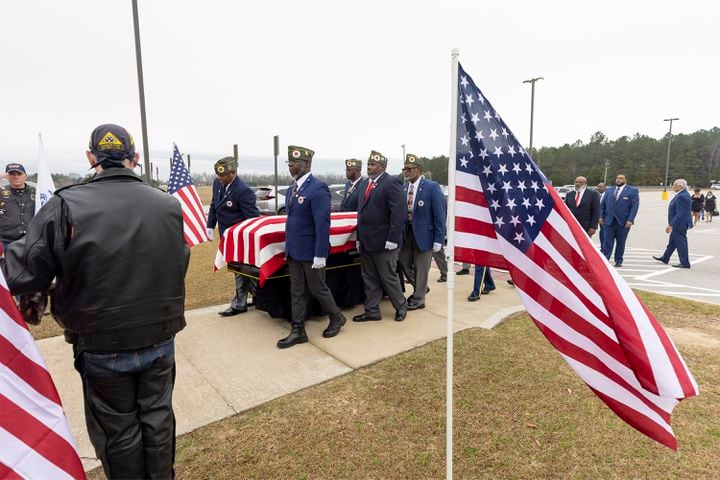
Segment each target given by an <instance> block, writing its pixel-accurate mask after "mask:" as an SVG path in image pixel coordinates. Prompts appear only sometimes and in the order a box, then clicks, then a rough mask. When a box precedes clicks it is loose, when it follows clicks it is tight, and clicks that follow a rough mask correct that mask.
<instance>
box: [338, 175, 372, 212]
mask: <svg viewBox="0 0 720 480" xmlns="http://www.w3.org/2000/svg"><path fill="white" fill-rule="evenodd" d="M351 186H352V182H351V181H350V180H348V181H347V182H346V183H345V191H344V192H343V199H342V202H340V211H341V212H357V209H358V199H359V198H360V196H361V195H363V194H365V189H366V188H367V178H361V179H359V180H358V182H357V183H356V184H355V188H352V190H351Z"/></svg>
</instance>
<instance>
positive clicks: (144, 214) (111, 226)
mask: <svg viewBox="0 0 720 480" xmlns="http://www.w3.org/2000/svg"><path fill="white" fill-rule="evenodd" d="M87 157H88V160H89V162H90V165H91V167H94V168H95V171H96V172H97V173H96V175H95V176H94V177H93V178H92V179H90V180H89V181H87V182H85V183H83V184H78V185H72V186H70V187H66V188H64V189H61V190H58V191H56V192H55V195H54V196H53V198H51V199H50V200H49V201H48V203H46V204H45V205H44V206H43V208H42V209H41V210H40V211H39V212H38V214H37V215H36V216H35V217H34V218H33V220H32V221H31V222H30V224H29V226H28V231H27V235H26V236H25V237H24V238H23V239H21V240H19V241H17V242H14V243H13V244H11V245H10V246H9V247H8V249H7V252H6V264H5V268H6V276H7V280H8V285H9V287H10V290H11V292H12V293H14V294H26V293H30V292H38V291H41V292H45V291H48V289H49V288H50V283H51V282H52V280H53V278H56V281H57V286H56V288H55V291H54V294H53V295H52V297H53V305H52V313H53V316H54V317H55V319H56V320H57V321H58V323H60V325H62V326H63V328H64V330H65V339H66V340H67V341H68V342H69V343H72V345H73V351H74V356H75V368H76V369H77V370H78V372H79V373H80V376H81V378H82V383H83V396H84V400H85V419H86V423H87V427H88V433H89V435H90V440H91V441H92V443H93V446H94V447H95V451H96V453H97V455H98V457H99V458H100V460H101V461H102V464H103V468H104V470H105V475H106V476H107V477H108V478H109V479H113V478H171V477H173V476H174V470H173V462H174V456H175V418H174V415H173V410H172V392H173V387H174V383H175V357H174V336H175V334H176V333H177V332H179V331H180V330H182V328H183V327H184V326H185V318H184V298H185V288H184V277H185V271H186V269H187V263H188V258H189V249H188V248H187V246H186V245H185V242H184V239H183V226H182V225H183V224H182V213H181V210H180V203H179V202H178V201H177V200H176V199H175V198H173V197H172V196H170V195H167V194H165V193H163V192H161V191H159V190H156V189H154V188H152V187H151V186H149V185H147V184H145V183H143V181H142V180H141V179H140V177H138V176H137V175H136V174H135V173H134V172H133V171H132V168H133V167H135V165H137V160H138V158H139V154H136V153H135V146H134V143H133V139H132V137H131V136H130V134H129V133H128V132H127V131H126V130H125V129H124V128H122V127H119V126H117V125H112V124H106V125H101V126H99V127H98V128H96V129H95V130H94V131H93V133H92V135H91V137H90V151H88V152H87Z"/></svg>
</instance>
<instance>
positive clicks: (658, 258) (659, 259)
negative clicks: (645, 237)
mask: <svg viewBox="0 0 720 480" xmlns="http://www.w3.org/2000/svg"><path fill="white" fill-rule="evenodd" d="M653 259H655V260H657V261H658V262H662V263H664V264H665V265H667V264H668V261H667V260H665V259H664V258H663V257H656V256H655V255H653Z"/></svg>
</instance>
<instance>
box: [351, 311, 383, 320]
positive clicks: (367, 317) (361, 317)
mask: <svg viewBox="0 0 720 480" xmlns="http://www.w3.org/2000/svg"><path fill="white" fill-rule="evenodd" d="M376 320H382V317H380V316H379V315H378V316H375V315H370V314H369V313H367V312H363V313H361V314H360V315H355V316H354V317H353V322H372V321H376Z"/></svg>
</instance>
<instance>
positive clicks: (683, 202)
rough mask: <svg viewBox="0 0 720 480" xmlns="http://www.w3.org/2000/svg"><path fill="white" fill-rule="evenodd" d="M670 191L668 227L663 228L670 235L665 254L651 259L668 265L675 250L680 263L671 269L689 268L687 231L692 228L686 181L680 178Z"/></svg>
mask: <svg viewBox="0 0 720 480" xmlns="http://www.w3.org/2000/svg"><path fill="white" fill-rule="evenodd" d="M672 189H673V191H674V192H675V196H674V197H673V199H672V200H671V201H670V205H669V206H668V225H667V227H665V233H669V234H670V240H669V241H668V244H667V247H666V248H665V253H663V254H662V256H661V257H655V256H653V258H654V259H655V260H657V261H659V262H662V263H669V262H670V256H671V255H672V254H673V252H674V251H675V250H676V249H677V253H678V257H679V258H680V263H676V264H674V265H673V267H676V268H690V259H689V258H688V241H687V231H688V229H689V228H692V227H693V221H692V214H691V208H690V207H691V205H692V201H691V199H690V193H688V191H687V180H685V179H683V178H680V179H677V180H675V181H674V182H673V185H672Z"/></svg>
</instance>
